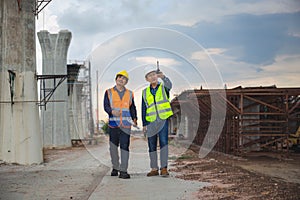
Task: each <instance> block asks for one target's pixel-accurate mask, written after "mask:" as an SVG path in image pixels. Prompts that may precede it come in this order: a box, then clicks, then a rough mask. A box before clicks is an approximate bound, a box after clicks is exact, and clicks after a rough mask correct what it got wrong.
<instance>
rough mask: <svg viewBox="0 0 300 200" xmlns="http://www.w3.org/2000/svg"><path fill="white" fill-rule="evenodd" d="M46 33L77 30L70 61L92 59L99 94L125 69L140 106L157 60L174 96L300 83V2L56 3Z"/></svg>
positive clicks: (43, 25) (41, 22)
mask: <svg viewBox="0 0 300 200" xmlns="http://www.w3.org/2000/svg"><path fill="white" fill-rule="evenodd" d="M83 2H84V3H83ZM42 29H46V30H48V31H49V32H51V33H57V32H58V31H59V30H62V29H68V30H69V31H71V32H72V41H71V45H70V48H69V52H68V60H89V61H91V64H92V67H93V73H94V72H95V71H96V70H98V71H99V76H100V80H99V85H100V91H101V92H100V96H103V91H104V90H105V89H106V88H107V87H110V86H113V84H114V75H115V73H116V72H118V71H120V70H122V69H126V70H128V71H129V75H130V81H129V83H128V88H130V89H132V90H133V91H134V92H135V94H136V98H137V100H136V101H140V98H139V96H140V90H141V89H142V88H143V87H145V86H146V85H147V83H146V81H145V79H144V77H143V68H144V65H145V64H156V61H157V60H159V62H160V67H161V70H162V71H164V72H165V74H166V75H167V76H168V77H170V79H171V80H172V82H173V92H172V95H174V94H178V93H180V92H181V91H182V90H184V89H187V88H199V87H200V86H203V87H204V88H218V87H224V84H225V83H226V85H227V87H228V88H233V87H236V86H240V85H241V86H243V87H248V86H269V85H276V86H277V87H299V86H300V81H299V80H300V79H299V77H300V67H299V66H300V1H299V0H243V1H238V0H226V1H225V0H211V1H204V0H186V1H181V0H165V1H160V0H145V1H129V0H110V1H99V0H89V1H80V0H64V1H58V0H52V2H51V3H50V4H49V5H48V6H47V7H46V8H45V9H44V11H42V12H41V13H40V15H39V18H38V20H37V31H40V30H42ZM37 48H38V49H37V55H38V69H39V70H40V69H41V53H40V52H39V51H40V48H39V45H38V44H37ZM93 79H95V77H93Z"/></svg>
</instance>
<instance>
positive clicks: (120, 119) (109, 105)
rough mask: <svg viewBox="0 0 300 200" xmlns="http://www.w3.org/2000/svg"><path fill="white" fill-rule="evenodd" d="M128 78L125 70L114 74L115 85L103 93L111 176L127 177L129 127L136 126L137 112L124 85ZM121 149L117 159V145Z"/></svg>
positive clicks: (130, 92) (130, 94) (131, 96)
mask: <svg viewBox="0 0 300 200" xmlns="http://www.w3.org/2000/svg"><path fill="white" fill-rule="evenodd" d="M128 80H129V76H128V73H127V71H125V70H123V71H120V72H118V73H117V74H116V77H115V82H116V85H115V86H114V87H112V88H110V89H108V90H106V92H105V95H104V110H105V112H107V114H108V116H109V122H108V126H109V128H108V133H109V150H110V156H111V162H112V168H113V169H112V171H111V176H118V175H119V178H123V179H128V178H130V175H129V174H128V172H127V168H128V159H129V144H130V129H131V125H134V126H137V114H136V107H135V104H134V96H133V92H132V91H130V90H128V89H127V88H126V87H125V85H126V84H127V82H128ZM119 146H120V149H121V162H120V161H119V153H118V147H119Z"/></svg>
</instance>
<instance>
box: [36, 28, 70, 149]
mask: <svg viewBox="0 0 300 200" xmlns="http://www.w3.org/2000/svg"><path fill="white" fill-rule="evenodd" d="M71 37H72V34H71V32H69V31H67V30H62V31H60V32H59V33H58V34H50V33H49V32H48V31H45V30H44V31H40V32H38V38H39V41H40V45H41V49H42V55H43V58H42V61H43V75H67V53H68V48H69V45H70V42H71ZM46 87H53V80H47V82H46ZM50 100H60V101H61V100H62V101H63V102H50V103H47V108H46V110H44V109H43V110H42V125H41V126H42V135H43V146H44V147H58V148H64V147H69V146H71V139H70V132H69V110H68V85H67V81H66V80H65V81H64V82H63V83H62V84H61V85H59V86H58V87H57V89H56V90H55V92H54V94H53V96H52V98H51V99H50Z"/></svg>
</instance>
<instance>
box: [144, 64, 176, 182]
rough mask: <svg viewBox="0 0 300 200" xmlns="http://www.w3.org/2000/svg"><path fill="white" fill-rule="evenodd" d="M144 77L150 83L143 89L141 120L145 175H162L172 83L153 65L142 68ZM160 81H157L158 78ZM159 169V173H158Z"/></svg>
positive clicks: (165, 166)
mask: <svg viewBox="0 0 300 200" xmlns="http://www.w3.org/2000/svg"><path fill="white" fill-rule="evenodd" d="M144 73H145V78H146V80H147V81H148V82H149V83H150V84H149V86H148V87H147V88H145V89H144V90H143V98H142V121H143V131H144V133H145V135H146V136H147V138H148V148H149V156H150V168H151V171H150V172H149V173H147V176H158V175H161V176H164V177H167V176H168V175H169V172H168V118H169V117H170V116H172V115H173V112H172V109H171V105H170V102H169V95H170V90H171V88H172V83H171V81H170V79H169V78H167V77H166V76H165V75H164V74H163V73H162V72H161V71H158V70H157V68H156V67H155V65H148V66H146V67H145V69H144ZM159 78H160V79H161V80H162V82H159V81H158V79H159ZM157 139H159V146H160V168H159V167H158V161H157V160H158V159H157ZM159 169H160V173H159Z"/></svg>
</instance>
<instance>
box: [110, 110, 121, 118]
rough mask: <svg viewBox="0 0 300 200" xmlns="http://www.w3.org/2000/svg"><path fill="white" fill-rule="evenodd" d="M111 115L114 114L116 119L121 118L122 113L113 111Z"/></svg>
mask: <svg viewBox="0 0 300 200" xmlns="http://www.w3.org/2000/svg"><path fill="white" fill-rule="evenodd" d="M111 114H113V116H116V117H120V116H121V112H120V111H119V110H113V111H111Z"/></svg>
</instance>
